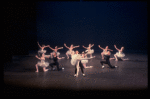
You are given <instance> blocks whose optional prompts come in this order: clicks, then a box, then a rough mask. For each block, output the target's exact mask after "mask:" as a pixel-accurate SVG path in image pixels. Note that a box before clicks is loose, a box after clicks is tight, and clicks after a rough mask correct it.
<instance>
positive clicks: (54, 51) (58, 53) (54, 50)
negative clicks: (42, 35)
mask: <svg viewBox="0 0 150 99" xmlns="http://www.w3.org/2000/svg"><path fill="white" fill-rule="evenodd" d="M49 48H50V49H51V50H53V52H52V53H50V54H51V58H53V54H54V53H57V57H59V55H60V52H57V51H58V50H59V49H63V47H59V48H57V46H55V49H53V48H52V47H50V46H49Z"/></svg>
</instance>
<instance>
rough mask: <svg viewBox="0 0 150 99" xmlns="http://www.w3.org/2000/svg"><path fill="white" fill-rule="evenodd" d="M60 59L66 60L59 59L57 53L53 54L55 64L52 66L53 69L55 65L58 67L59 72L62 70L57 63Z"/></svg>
mask: <svg viewBox="0 0 150 99" xmlns="http://www.w3.org/2000/svg"><path fill="white" fill-rule="evenodd" d="M58 59H64V57H62V58H59V57H57V55H56V53H54V54H53V61H54V63H51V64H50V66H51V67H52V68H53V65H56V66H57V70H58V71H60V70H62V69H60V68H59V63H58V61H57V60H58Z"/></svg>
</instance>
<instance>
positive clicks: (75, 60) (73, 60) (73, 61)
mask: <svg viewBox="0 0 150 99" xmlns="http://www.w3.org/2000/svg"><path fill="white" fill-rule="evenodd" d="M80 57H81V56H80V55H76V54H75V55H73V56H72V59H71V65H73V66H74V65H75V64H77V62H78V60H77V59H78V58H80Z"/></svg>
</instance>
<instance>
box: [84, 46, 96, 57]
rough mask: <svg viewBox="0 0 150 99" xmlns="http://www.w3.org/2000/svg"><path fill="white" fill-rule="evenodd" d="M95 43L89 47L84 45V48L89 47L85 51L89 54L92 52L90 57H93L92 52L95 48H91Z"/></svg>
mask: <svg viewBox="0 0 150 99" xmlns="http://www.w3.org/2000/svg"><path fill="white" fill-rule="evenodd" d="M93 46H94V44H93V45H91V44H89V47H85V46H82V47H83V48H85V49H87V50H86V51H85V52H87V54H90V57H91V58H92V54H93V53H94V49H91V47H93Z"/></svg>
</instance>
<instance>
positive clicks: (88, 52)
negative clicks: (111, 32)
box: [85, 49, 94, 54]
mask: <svg viewBox="0 0 150 99" xmlns="http://www.w3.org/2000/svg"><path fill="white" fill-rule="evenodd" d="M85 52H87V54H93V53H94V49H91V50H90V51H89V50H85Z"/></svg>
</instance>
